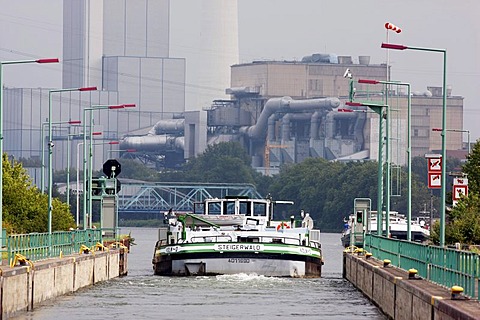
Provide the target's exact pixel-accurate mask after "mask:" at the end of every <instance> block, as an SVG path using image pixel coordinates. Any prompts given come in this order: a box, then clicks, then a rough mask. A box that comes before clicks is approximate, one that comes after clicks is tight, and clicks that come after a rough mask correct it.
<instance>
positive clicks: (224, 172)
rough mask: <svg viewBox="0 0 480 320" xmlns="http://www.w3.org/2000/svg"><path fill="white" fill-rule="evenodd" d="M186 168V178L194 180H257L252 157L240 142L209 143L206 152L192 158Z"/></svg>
mask: <svg viewBox="0 0 480 320" xmlns="http://www.w3.org/2000/svg"><path fill="white" fill-rule="evenodd" d="M185 169H186V171H187V172H186V176H185V178H186V179H188V181H192V182H219V183H226V182H232V183H254V182H255V178H254V177H255V171H254V170H253V169H252V167H251V166H250V157H249V156H248V154H247V152H246V151H245V149H244V148H243V147H242V145H241V144H239V143H238V142H222V143H218V144H215V145H209V146H208V147H207V149H206V150H205V152H203V153H202V154H200V155H199V156H197V157H196V158H194V159H191V160H190V161H189V162H188V163H187V164H186V165H185Z"/></svg>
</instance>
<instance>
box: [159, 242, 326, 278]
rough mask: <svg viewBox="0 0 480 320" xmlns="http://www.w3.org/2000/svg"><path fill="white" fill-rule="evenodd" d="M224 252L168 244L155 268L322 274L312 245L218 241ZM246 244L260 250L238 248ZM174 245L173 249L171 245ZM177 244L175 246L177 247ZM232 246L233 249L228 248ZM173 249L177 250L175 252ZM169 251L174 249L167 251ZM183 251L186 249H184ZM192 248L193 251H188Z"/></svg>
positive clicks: (186, 272)
mask: <svg viewBox="0 0 480 320" xmlns="http://www.w3.org/2000/svg"><path fill="white" fill-rule="evenodd" d="M222 246H223V248H227V249H226V250H224V251H219V250H215V249H213V250H208V249H205V248H200V247H199V246H196V247H197V248H196V250H195V249H193V250H192V248H191V247H190V248H188V246H186V247H183V248H179V246H165V247H162V248H159V249H157V250H156V254H155V257H154V259H153V261H152V262H153V269H154V273H155V274H156V275H165V276H197V275H222V274H238V273H247V274H257V275H263V276H271V277H295V278H297V277H298V278H303V277H320V276H321V273H322V264H323V262H322V257H321V253H320V251H319V250H315V249H312V248H310V247H308V248H307V247H302V246H291V245H286V246H285V247H284V248H282V247H281V246H270V245H267V244H257V243H255V244H235V243H229V244H224V245H222V244H217V245H216V248H219V247H220V248H221V247H222ZM241 246H245V247H246V248H248V247H251V248H253V249H258V251H249V250H248V249H246V250H244V249H241V250H235V248H239V247H241ZM169 247H170V248H169ZM173 247H175V249H173ZM228 248H231V249H228ZM171 250H177V252H175V253H172V252H171ZM167 251H170V252H169V253H167ZM182 251H183V252H182ZM186 251H189V252H186Z"/></svg>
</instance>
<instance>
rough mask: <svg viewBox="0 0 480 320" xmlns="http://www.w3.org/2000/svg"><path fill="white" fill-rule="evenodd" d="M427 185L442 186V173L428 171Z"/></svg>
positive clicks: (435, 187) (436, 187)
mask: <svg viewBox="0 0 480 320" xmlns="http://www.w3.org/2000/svg"><path fill="white" fill-rule="evenodd" d="M428 187H429V188H430V189H438V188H441V187H442V174H441V173H437V172H429V173H428Z"/></svg>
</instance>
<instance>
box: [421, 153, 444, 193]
mask: <svg viewBox="0 0 480 320" xmlns="http://www.w3.org/2000/svg"><path fill="white" fill-rule="evenodd" d="M425 158H427V165H428V188H429V189H440V188H442V166H443V162H442V155H441V154H426V155H425Z"/></svg>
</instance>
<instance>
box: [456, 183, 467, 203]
mask: <svg viewBox="0 0 480 320" xmlns="http://www.w3.org/2000/svg"><path fill="white" fill-rule="evenodd" d="M467 195H468V187H467V186H453V200H460V198H461V197H466V196H467Z"/></svg>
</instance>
